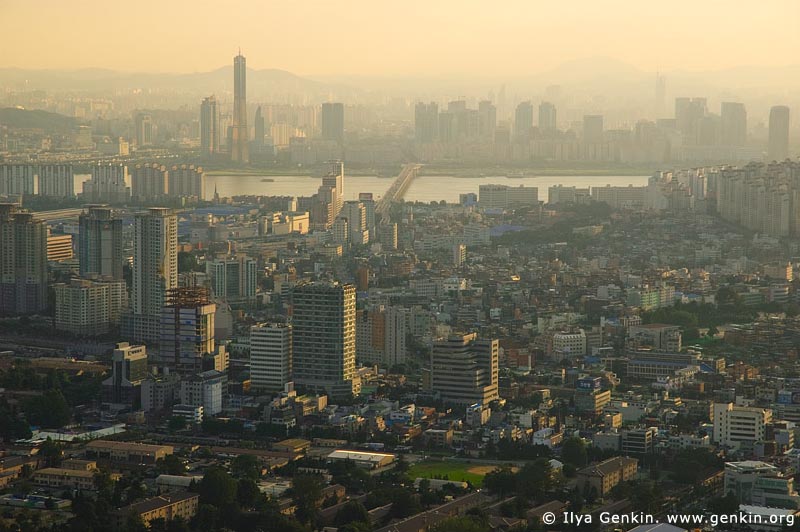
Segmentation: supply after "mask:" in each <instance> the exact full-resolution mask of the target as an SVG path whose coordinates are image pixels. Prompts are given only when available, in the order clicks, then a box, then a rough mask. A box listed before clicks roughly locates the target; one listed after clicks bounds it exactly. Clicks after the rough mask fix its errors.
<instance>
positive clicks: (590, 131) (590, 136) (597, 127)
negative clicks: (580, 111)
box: [583, 115, 603, 144]
mask: <svg viewBox="0 0 800 532" xmlns="http://www.w3.org/2000/svg"><path fill="white" fill-rule="evenodd" d="M583 142H584V143H586V144H597V143H600V142H603V115H585V116H584V117H583Z"/></svg>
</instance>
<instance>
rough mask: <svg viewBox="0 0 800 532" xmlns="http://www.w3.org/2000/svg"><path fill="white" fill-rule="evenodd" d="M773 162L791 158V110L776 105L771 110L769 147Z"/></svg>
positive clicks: (770, 157)
mask: <svg viewBox="0 0 800 532" xmlns="http://www.w3.org/2000/svg"><path fill="white" fill-rule="evenodd" d="M767 154H768V156H769V159H770V160H771V161H782V160H784V159H786V158H787V157H789V108H788V107H786V106H785V105H776V106H775V107H773V108H772V109H770V110H769V147H768V151H767Z"/></svg>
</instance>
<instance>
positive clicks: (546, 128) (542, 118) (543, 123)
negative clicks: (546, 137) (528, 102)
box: [539, 102, 558, 133]
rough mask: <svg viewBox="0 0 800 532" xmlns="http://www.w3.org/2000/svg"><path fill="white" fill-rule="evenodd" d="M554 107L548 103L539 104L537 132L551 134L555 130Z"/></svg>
mask: <svg viewBox="0 0 800 532" xmlns="http://www.w3.org/2000/svg"><path fill="white" fill-rule="evenodd" d="M557 127H558V125H557V121H556V106H555V105H553V104H552V103H550V102H542V103H540V104H539V131H540V132H543V133H544V132H553V131H555V130H556V129H557Z"/></svg>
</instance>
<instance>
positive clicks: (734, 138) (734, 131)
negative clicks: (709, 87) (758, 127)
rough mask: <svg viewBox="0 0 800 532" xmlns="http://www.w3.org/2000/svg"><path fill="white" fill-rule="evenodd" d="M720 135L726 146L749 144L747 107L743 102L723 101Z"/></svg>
mask: <svg viewBox="0 0 800 532" xmlns="http://www.w3.org/2000/svg"><path fill="white" fill-rule="evenodd" d="M720 130H721V131H720V136H721V140H722V144H723V145H725V146H744V145H745V144H747V109H745V107H744V104H743V103H738V102H722V108H721V111H720Z"/></svg>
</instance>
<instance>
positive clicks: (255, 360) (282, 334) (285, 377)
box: [250, 323, 292, 393]
mask: <svg viewBox="0 0 800 532" xmlns="http://www.w3.org/2000/svg"><path fill="white" fill-rule="evenodd" d="M291 380H292V326H291V325H289V324H287V323H261V324H258V325H253V326H252V327H250V385H251V387H252V388H253V389H254V390H257V391H259V392H271V393H276V392H280V391H283V389H284V387H285V386H286V383H288V382H289V381H291Z"/></svg>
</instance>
